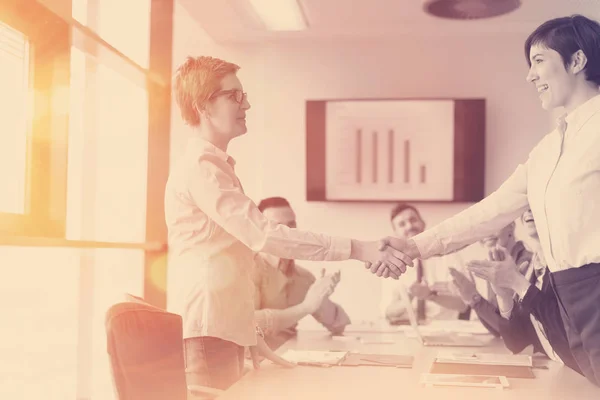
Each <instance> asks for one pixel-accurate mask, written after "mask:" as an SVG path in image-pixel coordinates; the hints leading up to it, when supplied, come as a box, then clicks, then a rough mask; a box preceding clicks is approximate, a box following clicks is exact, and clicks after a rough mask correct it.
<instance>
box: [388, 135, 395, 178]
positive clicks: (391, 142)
mask: <svg viewBox="0 0 600 400" xmlns="http://www.w3.org/2000/svg"><path fill="white" fill-rule="evenodd" d="M394 164H395V163H394V131H393V130H392V129H390V131H389V132H388V182H389V183H394Z"/></svg>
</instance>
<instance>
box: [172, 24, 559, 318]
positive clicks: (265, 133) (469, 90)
mask: <svg viewBox="0 0 600 400" xmlns="http://www.w3.org/2000/svg"><path fill="white" fill-rule="evenodd" d="M188 18H189V17H188ZM184 24H187V25H186V26H187V27H191V26H192V24H191V23H190V20H184V19H183V18H178V19H177V20H176V35H175V62H176V63H179V62H181V60H182V58H183V57H184V56H185V55H187V54H188V53H191V54H210V55H216V56H222V57H225V58H227V59H229V60H232V61H235V62H239V63H240V64H241V65H242V67H243V68H242V70H241V71H240V74H239V75H240V78H241V79H242V82H243V84H244V86H245V89H246V90H247V91H248V93H249V99H250V102H251V103H252V106H253V108H252V110H250V112H249V114H248V115H249V121H248V126H249V132H248V135H247V136H246V137H244V138H243V139H241V140H240V141H239V143H236V145H235V146H236V147H232V149H231V153H232V154H233V156H234V157H235V158H237V159H238V172H239V174H240V176H241V178H242V181H243V182H244V185H245V188H246V190H247V192H248V193H249V194H250V195H251V196H252V197H253V198H254V199H255V200H256V201H259V200H260V199H261V198H263V197H266V196H275V195H280V196H284V197H286V198H288V199H289V200H290V202H291V203H292V206H293V207H294V209H295V211H296V213H297V216H298V223H299V226H300V227H301V228H306V229H310V230H314V231H318V232H326V233H330V234H334V235H343V236H349V237H356V238H361V239H378V238H380V237H381V236H383V235H387V234H390V233H391V227H390V224H389V212H390V210H391V207H392V206H393V205H392V204H348V203H346V204H336V203H308V202H306V201H305V186H306V178H305V170H306V162H305V160H306V146H305V101H306V100H307V99H335V98H378V97H449V98H452V97H456V98H460V97H483V98H485V99H486V101H487V110H486V113H487V115H486V118H487V128H486V129H487V131H486V171H485V178H486V192H487V193H490V192H492V191H493V190H495V189H496V188H497V187H498V186H499V185H500V184H501V183H502V181H503V180H504V179H505V178H506V177H508V175H509V174H510V173H511V172H512V171H513V169H514V168H515V167H516V165H517V164H518V163H519V162H522V161H524V160H525V159H526V157H527V154H528V152H529V151H530V150H531V148H532V147H533V146H534V145H535V143H537V141H539V139H541V137H542V136H543V135H544V134H545V133H547V132H548V131H549V130H550V128H551V120H552V118H551V116H550V115H549V114H547V113H545V112H544V111H542V110H541V107H540V105H539V101H538V99H537V94H536V93H535V91H534V89H533V88H532V87H530V85H528V84H527V83H526V81H525V75H526V73H527V64H526V62H525V58H524V54H523V42H524V40H525V37H523V36H520V35H510V34H506V35H502V36H481V37H470V38H465V37H444V38H438V39H432V38H416V37H406V38H399V39H396V40H385V41H379V42H373V41H369V42H367V41H365V42H341V41H338V42H334V41H330V42H319V43H301V42H296V43H285V44H278V43H271V44H267V45H263V46H261V47H248V46H245V47H227V48H225V47H221V46H217V45H215V44H214V43H211V41H210V40H209V39H208V38H206V37H205V36H203V37H202V35H201V34H199V33H196V34H194V33H191V32H192V31H187V30H184V28H185V26H184ZM185 29H188V28H185ZM194 29H195V30H194V31H193V32H200V30H199V29H197V28H194ZM173 117H174V123H173V132H172V134H173V143H174V145H173V153H172V154H173V156H174V157H176V153H177V152H178V151H179V147H180V131H181V126H180V125H179V123H178V122H176V121H175V120H176V118H177V117H178V115H177V114H175V113H174V114H173ZM466 206H467V204H451V205H441V204H438V205H435V204H428V205H422V206H421V205H420V206H419V209H420V210H421V211H422V214H423V216H424V218H425V220H426V222H427V224H428V225H429V226H432V225H434V224H435V223H438V222H440V221H442V220H443V219H445V218H447V217H449V216H451V215H453V214H455V213H456V212H458V211H460V210H462V209H464V208H465V207H466ZM302 265H306V266H309V267H310V268H315V270H316V269H317V268H318V267H319V266H320V265H322V264H321V263H306V262H304V263H302ZM331 267H332V268H341V269H342V271H343V275H342V276H343V278H342V284H341V285H340V286H339V287H338V290H337V291H336V293H335V294H334V299H335V300H337V301H339V302H341V303H342V304H343V305H344V306H345V307H346V308H347V309H348V311H349V312H350V314H351V317H353V318H354V319H366V318H371V319H372V318H373V315H374V314H377V313H379V312H380V311H379V308H380V302H381V301H382V284H381V280H379V279H377V278H375V277H372V276H371V275H370V274H367V273H365V272H364V271H363V270H362V269H363V267H362V266H361V265H360V264H359V263H356V262H352V261H349V262H343V263H336V264H331ZM386 285H387V284H386Z"/></svg>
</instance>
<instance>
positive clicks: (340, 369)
mask: <svg viewBox="0 0 600 400" xmlns="http://www.w3.org/2000/svg"><path fill="white" fill-rule="evenodd" d="M474 323H477V322H474ZM394 329H395V328H393V329H392V330H390V329H387V330H386V329H377V328H373V329H371V330H370V331H369V329H365V330H363V331H360V330H359V331H352V332H347V333H346V334H345V335H344V337H341V338H340V337H332V336H331V335H330V334H329V333H328V332H326V331H300V332H298V335H297V336H296V337H295V338H292V339H291V340H289V341H288V342H286V343H285V344H284V345H283V346H281V348H279V349H278V350H277V353H278V354H284V353H285V351H286V350H287V349H295V350H334V351H353V352H360V353H367V354H403V355H411V356H413V357H414V362H413V365H412V368H398V367H390V366H333V367H330V368H323V367H316V366H296V367H294V368H283V367H280V366H278V365H275V364H273V363H271V362H270V361H264V362H263V363H262V364H261V368H260V369H259V370H251V371H250V372H248V373H247V374H246V375H245V376H244V377H243V378H242V379H241V380H240V381H238V382H237V383H236V384H234V385H233V386H232V387H231V388H229V390H227V391H226V392H225V393H224V394H223V395H221V396H219V400H246V399H247V400H250V399H252V400H254V399H286V400H288V399H289V400H296V399H298V400H299V399H302V400H307V399H308V400H320V399H328V400H330V399H349V400H352V399H370V400H376V399H377V400H379V399H419V400H429V399H440V400H441V399H442V398H443V399H444V400H446V399H460V400H470V399H473V400H475V399H477V400H482V399H486V400H495V399H503V400H513V399H514V400H516V399H526V400H535V399H544V400H554V399H556V400H558V399H561V400H562V399H565V400H567V399H577V400H592V399H596V400H597V399H600V388H597V387H596V386H594V385H592V384H591V383H589V382H588V381H587V380H586V379H585V378H584V377H583V376H581V375H579V374H577V373H576V372H574V371H572V370H571V369H569V368H567V367H565V366H562V365H560V364H559V363H556V362H553V361H548V362H547V363H545V366H543V367H542V368H539V369H538V368H534V369H533V371H534V374H535V378H534V379H517V378H508V381H509V385H510V386H509V387H508V388H503V389H497V388H479V387H448V386H443V387H442V386H433V387H432V386H424V385H422V384H421V383H420V378H421V374H423V373H428V372H429V370H430V368H431V365H432V363H433V361H434V359H435V357H436V355H437V354H438V352H440V351H442V350H444V351H448V350H458V351H469V352H470V351H472V352H481V353H501V354H508V353H509V352H508V350H507V349H506V348H505V347H504V345H503V343H502V340H501V339H498V338H494V337H492V336H491V335H473V336H474V337H475V336H477V337H479V338H483V339H484V340H485V346H484V347H470V348H466V347H460V348H457V347H427V346H423V345H422V344H421V343H420V342H419V341H418V340H417V339H416V338H415V337H414V335H411V334H410V332H408V331H406V330H404V331H401V330H398V331H394Z"/></svg>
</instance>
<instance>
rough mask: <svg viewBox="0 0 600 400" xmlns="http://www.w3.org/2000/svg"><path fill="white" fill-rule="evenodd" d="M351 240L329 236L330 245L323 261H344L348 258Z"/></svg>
mask: <svg viewBox="0 0 600 400" xmlns="http://www.w3.org/2000/svg"><path fill="white" fill-rule="evenodd" d="M351 249H352V240H351V239H348V238H342V237H335V236H332V237H331V247H330V248H329V252H328V253H327V258H326V259H325V260H324V261H346V260H349V259H350V250H351Z"/></svg>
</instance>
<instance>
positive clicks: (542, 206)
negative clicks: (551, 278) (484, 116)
mask: <svg viewBox="0 0 600 400" xmlns="http://www.w3.org/2000/svg"><path fill="white" fill-rule="evenodd" d="M566 125H567V128H566V132H565V133H562V132H561V130H560V129H558V128H557V129H555V130H554V131H552V132H551V133H549V134H548V135H546V137H544V139H542V141H541V142H540V143H539V144H538V145H537V146H536V147H535V148H534V149H533V151H532V152H531V153H530V154H529V158H528V160H527V162H526V163H524V164H521V165H519V166H518V167H517V169H516V171H515V172H514V173H513V174H512V175H511V176H510V177H509V178H508V179H507V180H506V182H504V183H503V184H502V186H500V188H498V190H496V191H495V192H494V193H492V194H491V195H489V196H488V197H486V198H485V199H483V200H482V201H480V202H479V203H477V204H475V205H473V206H471V207H470V208H468V209H467V210H465V211H463V212H461V213H459V214H458V215H456V216H454V217H452V218H450V219H448V220H446V221H444V222H442V223H441V224H439V225H437V226H436V227H434V228H432V229H430V230H428V231H425V232H423V233H422V234H420V235H417V236H415V238H414V240H415V243H416V245H417V247H418V249H419V252H420V253H421V256H422V257H424V258H427V257H431V256H433V255H436V254H443V253H448V252H452V251H455V250H457V249H461V248H463V247H465V246H467V245H469V244H471V243H473V242H475V241H476V240H479V239H482V238H484V237H486V236H488V235H490V234H492V233H494V232H497V231H498V230H500V229H501V228H503V227H505V226H506V225H508V224H509V223H510V222H512V221H514V220H515V219H517V218H518V217H519V216H520V215H521V214H522V213H523V212H524V211H525V210H526V209H527V208H531V211H532V213H533V217H534V219H535V225H536V227H537V231H538V233H539V237H540V242H541V247H542V250H543V252H544V255H545V256H546V260H547V261H548V268H549V269H550V271H551V272H555V271H560V270H564V269H569V268H578V267H581V266H583V265H586V264H589V263H597V262H600V247H599V246H598V243H600V224H599V223H598V221H600V201H598V197H599V196H600V95H599V96H595V97H593V98H592V99H590V100H588V101H587V102H585V103H584V104H582V105H580V106H579V107H578V108H577V109H575V110H574V111H572V112H571V113H570V114H569V115H567V117H566Z"/></svg>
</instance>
